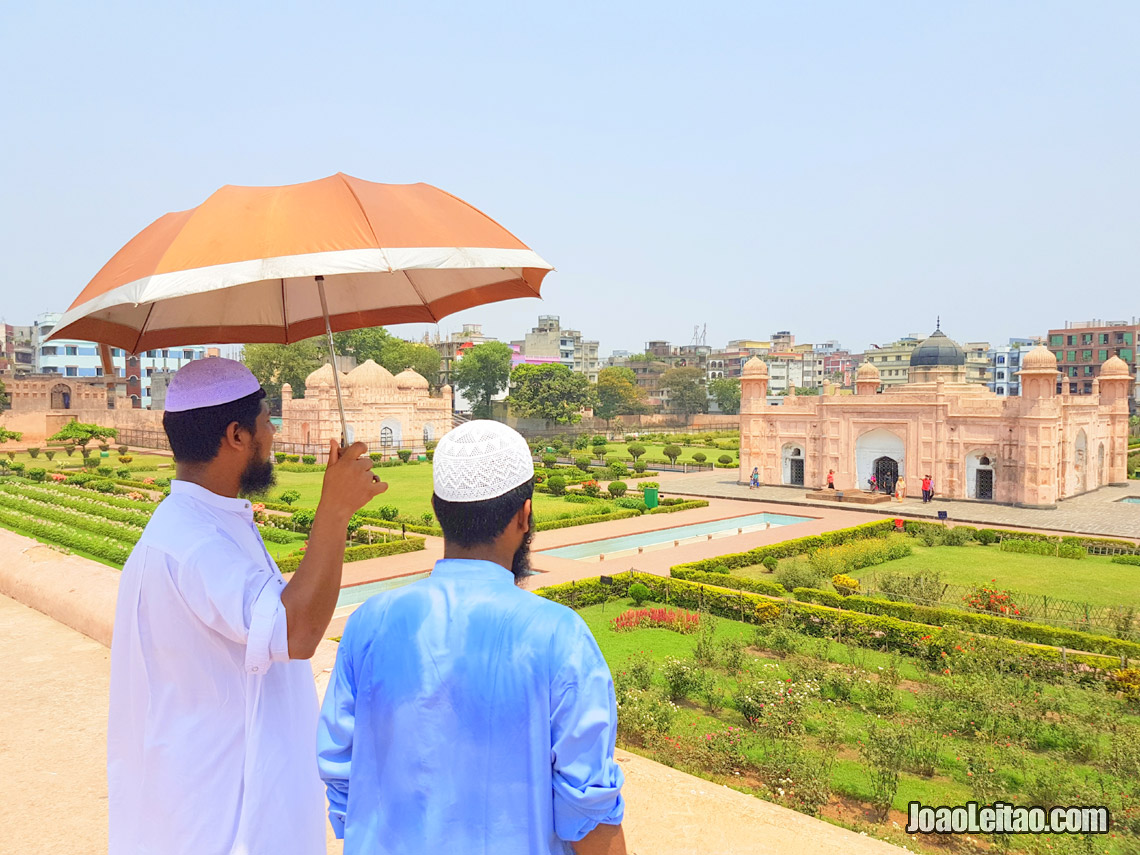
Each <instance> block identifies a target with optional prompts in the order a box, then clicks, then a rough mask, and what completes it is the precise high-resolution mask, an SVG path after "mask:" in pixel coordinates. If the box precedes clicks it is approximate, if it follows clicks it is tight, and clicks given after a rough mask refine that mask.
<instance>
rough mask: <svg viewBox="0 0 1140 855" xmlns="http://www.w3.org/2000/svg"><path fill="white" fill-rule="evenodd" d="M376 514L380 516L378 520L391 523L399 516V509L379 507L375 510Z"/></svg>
mask: <svg viewBox="0 0 1140 855" xmlns="http://www.w3.org/2000/svg"><path fill="white" fill-rule="evenodd" d="M376 513H377V514H379V515H380V519H382V520H385V521H386V522H392V521H394V520H395V519H396V517H398V516H399V515H400V509H399V508H397V507H396V506H395V505H381V506H380V507H379V508H377V510H376Z"/></svg>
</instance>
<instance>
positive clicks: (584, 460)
mask: <svg viewBox="0 0 1140 855" xmlns="http://www.w3.org/2000/svg"><path fill="white" fill-rule="evenodd" d="M574 465H575V466H577V467H578V468H579V469H581V470H582V471H583V472H585V473H586V474H587V475H589V474H590V458H589V457H576V458H574Z"/></svg>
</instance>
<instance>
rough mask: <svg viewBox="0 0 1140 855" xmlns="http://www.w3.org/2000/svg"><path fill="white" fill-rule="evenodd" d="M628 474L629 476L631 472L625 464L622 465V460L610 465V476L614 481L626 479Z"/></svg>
mask: <svg viewBox="0 0 1140 855" xmlns="http://www.w3.org/2000/svg"><path fill="white" fill-rule="evenodd" d="M628 474H629V470H628V469H627V468H626V465H625V464H624V463H622V462H621V461H620V460H615V461H614V462H613V463H611V464H610V475H611V476H612V477H613V478H614V479H621V478H624V477H626V476H627V475H628Z"/></svg>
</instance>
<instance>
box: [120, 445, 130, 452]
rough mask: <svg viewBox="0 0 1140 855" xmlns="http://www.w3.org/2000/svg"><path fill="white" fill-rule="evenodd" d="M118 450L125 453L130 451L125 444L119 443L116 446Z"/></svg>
mask: <svg viewBox="0 0 1140 855" xmlns="http://www.w3.org/2000/svg"><path fill="white" fill-rule="evenodd" d="M118 451H119V454H126V453H127V452H128V451H130V449H129V448H127V447H126V446H125V445H120V446H119V448H118Z"/></svg>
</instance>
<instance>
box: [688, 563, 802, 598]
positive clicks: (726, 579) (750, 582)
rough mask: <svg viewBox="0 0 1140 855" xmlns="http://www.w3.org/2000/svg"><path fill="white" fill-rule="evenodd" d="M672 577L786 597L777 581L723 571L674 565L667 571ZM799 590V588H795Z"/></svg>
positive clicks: (786, 594)
mask: <svg viewBox="0 0 1140 855" xmlns="http://www.w3.org/2000/svg"><path fill="white" fill-rule="evenodd" d="M669 573H670V575H671V576H672V577H673V578H674V579H683V580H685V581H686V582H699V583H701V584H704V585H717V586H718V587H721V588H733V589H735V590H739V591H748V592H749V593H752V594H764V595H765V596H768V597H786V596H788V592H787V590H786V589H785V588H784V586H783V585H781V584H780V583H779V582H766V581H764V580H763V579H746V578H745V577H743V576H730V575H729V574H728V572H727V571H725V572H724V573H709V572H705V571H703V570H682V569H681V568H679V567H674V568H673V569H672V570H670V571H669ZM796 590H797V591H798V590H800V589H799V588H797V589H796Z"/></svg>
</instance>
